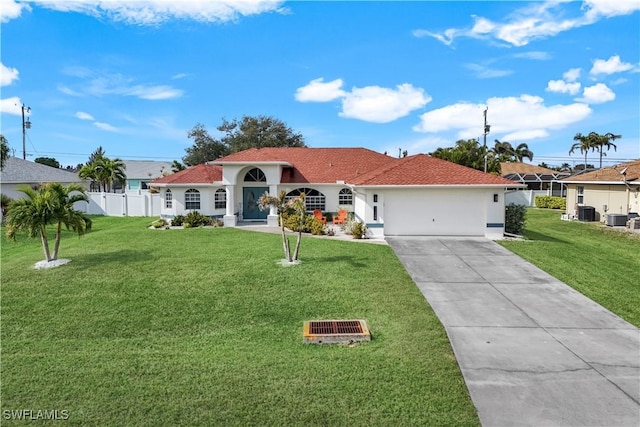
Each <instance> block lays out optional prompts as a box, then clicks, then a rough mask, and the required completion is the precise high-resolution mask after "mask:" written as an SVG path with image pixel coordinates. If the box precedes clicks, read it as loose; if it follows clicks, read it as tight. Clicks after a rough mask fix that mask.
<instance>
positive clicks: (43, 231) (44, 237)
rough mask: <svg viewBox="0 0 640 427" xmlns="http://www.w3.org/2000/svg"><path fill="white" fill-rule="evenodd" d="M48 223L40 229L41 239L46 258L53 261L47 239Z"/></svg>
mask: <svg viewBox="0 0 640 427" xmlns="http://www.w3.org/2000/svg"><path fill="white" fill-rule="evenodd" d="M45 227H46V225H44V226H43V227H42V228H41V229H40V240H41V241H42V249H44V258H45V259H46V260H47V262H49V261H51V252H49V240H48V239H47V231H46V228H45Z"/></svg>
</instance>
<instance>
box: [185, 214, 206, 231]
mask: <svg viewBox="0 0 640 427" xmlns="http://www.w3.org/2000/svg"><path fill="white" fill-rule="evenodd" d="M206 225H211V218H209V217H208V216H206V215H202V214H201V213H200V212H197V211H191V212H189V213H188V214H187V215H185V217H184V221H183V223H182V226H183V227H185V228H190V227H204V226H206Z"/></svg>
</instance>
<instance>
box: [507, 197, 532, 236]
mask: <svg viewBox="0 0 640 427" xmlns="http://www.w3.org/2000/svg"><path fill="white" fill-rule="evenodd" d="M526 219H527V208H526V207H525V206H522V205H516V204H515V203H509V204H508V205H507V206H506V207H505V215H504V220H505V224H504V231H505V232H507V233H511V234H522V231H523V230H524V223H525V221H526Z"/></svg>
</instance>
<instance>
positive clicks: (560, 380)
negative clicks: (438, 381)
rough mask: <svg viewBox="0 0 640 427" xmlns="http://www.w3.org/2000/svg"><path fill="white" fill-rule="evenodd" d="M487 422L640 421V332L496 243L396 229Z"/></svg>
mask: <svg viewBox="0 0 640 427" xmlns="http://www.w3.org/2000/svg"><path fill="white" fill-rule="evenodd" d="M387 241H388V243H389V245H390V246H391V247H392V248H393V250H394V252H395V253H396V254H397V256H398V258H399V259H400V261H401V262H402V264H403V265H404V266H405V268H406V269H407V271H408V272H409V274H410V275H411V277H412V278H413V280H414V281H415V283H416V284H417V286H418V287H419V288H420V290H421V291H422V293H423V294H424V296H425V298H426V299H427V301H428V302H429V304H430V305H431V307H433V309H434V311H435V313H436V314H437V316H438V317H439V318H440V321H441V322H442V324H443V325H444V327H445V329H446V331H447V334H448V335H449V339H450V341H451V345H452V346H453V351H454V352H455V355H456V358H457V360H458V363H459V365H460V369H461V371H462V374H463V376H464V379H465V382H466V384H467V387H468V389H469V392H470V394H471V398H472V400H473V403H474V404H475V406H476V408H477V410H478V415H479V417H480V421H481V423H482V424H483V425H484V426H640V331H639V330H638V328H636V327H634V326H633V325H631V324H629V323H627V322H625V321H624V320H622V319H621V318H619V317H618V316H616V315H614V314H613V313H611V312H610V311H608V310H606V309H605V308H603V307H602V306H600V305H598V304H596V303H595V302H593V301H591V300H590V299H588V298H587V297H585V296H583V295H582V294H580V293H579V292H577V291H574V290H573V289H572V288H570V287H569V286H567V285H565V284H564V283H562V282H560V281H558V280H557V279H555V278H553V277H552V276H550V275H548V274H547V273H545V272H543V271H542V270H540V269H538V268H537V267H534V266H533V265H532V264H530V263H528V262H526V261H524V260H522V259H521V258H519V257H518V256H516V255H514V254H512V253H511V252H509V251H507V250H506V249H504V248H503V247H501V246H500V245H498V244H497V243H495V242H492V241H490V240H488V239H485V238H473V237H460V238H456V237H452V238H442V237H389V238H387Z"/></svg>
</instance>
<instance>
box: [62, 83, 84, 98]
mask: <svg viewBox="0 0 640 427" xmlns="http://www.w3.org/2000/svg"><path fill="white" fill-rule="evenodd" d="M58 90H59V91H60V92H62V93H64V94H65V95H69V96H82V94H81V93H80V92H76V91H75V90H73V89H71V88H69V87H67V86H65V85H58Z"/></svg>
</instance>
